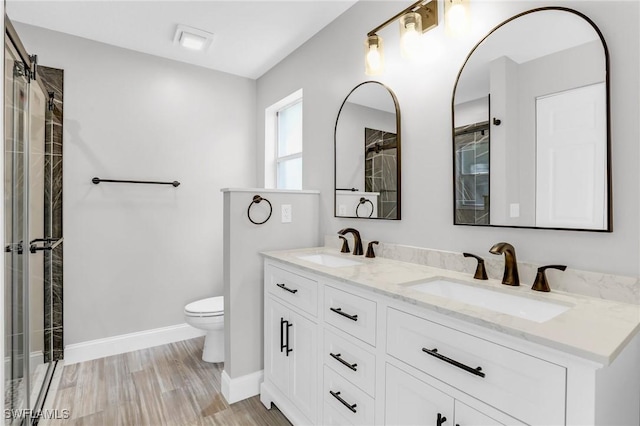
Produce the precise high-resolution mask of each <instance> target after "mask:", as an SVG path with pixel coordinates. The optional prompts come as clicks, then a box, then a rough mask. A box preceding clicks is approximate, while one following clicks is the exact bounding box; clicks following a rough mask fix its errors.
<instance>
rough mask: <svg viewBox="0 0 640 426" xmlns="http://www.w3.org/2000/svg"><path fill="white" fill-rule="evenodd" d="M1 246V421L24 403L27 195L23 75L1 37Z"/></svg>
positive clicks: (15, 419)
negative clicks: (2, 208) (5, 412)
mask: <svg viewBox="0 0 640 426" xmlns="http://www.w3.org/2000/svg"><path fill="white" fill-rule="evenodd" d="M4 67H5V82H4V91H5V100H4V103H5V123H4V124H5V141H4V149H5V152H4V191H5V199H4V216H5V229H4V234H5V236H4V238H5V241H4V246H5V258H4V262H5V277H4V278H5V280H4V282H5V288H4V297H5V299H4V300H5V302H4V303H5V306H4V312H5V318H4V320H5V330H4V332H5V354H4V360H5V361H4V374H5V376H4V377H5V384H4V385H5V409H8V410H11V411H10V413H12V415H11V416H5V417H11V418H9V419H5V424H20V423H21V421H22V419H23V415H24V412H21V410H27V409H29V408H30V403H29V389H30V386H29V374H28V371H29V365H28V360H29V341H28V339H27V338H26V336H27V334H28V333H27V331H28V328H29V318H28V303H29V300H28V298H29V294H28V275H29V256H28V254H29V252H28V235H29V234H28V223H29V222H28V221H29V217H28V216H29V211H28V200H29V186H28V181H29V177H28V175H27V171H28V170H29V156H28V155H25V153H27V152H28V149H29V144H28V140H29V127H28V126H29V80H28V78H27V75H26V73H27V70H26V67H25V65H24V63H23V62H22V61H21V60H20V58H19V56H18V55H17V53H16V51H15V50H14V49H13V46H11V45H8V44H6V43H5V64H4Z"/></svg>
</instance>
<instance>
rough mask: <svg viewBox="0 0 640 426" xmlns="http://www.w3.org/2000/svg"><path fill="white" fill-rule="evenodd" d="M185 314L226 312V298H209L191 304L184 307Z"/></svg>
mask: <svg viewBox="0 0 640 426" xmlns="http://www.w3.org/2000/svg"><path fill="white" fill-rule="evenodd" d="M184 310H185V312H189V313H191V314H205V313H217V312H220V313H222V312H224V296H218V297H209V298H207V299H202V300H198V301H195V302H192V303H189V304H188V305H187V306H185V307H184Z"/></svg>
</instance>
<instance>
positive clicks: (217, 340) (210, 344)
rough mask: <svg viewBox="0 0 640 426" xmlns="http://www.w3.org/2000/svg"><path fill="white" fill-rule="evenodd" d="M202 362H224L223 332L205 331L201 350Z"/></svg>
mask: <svg viewBox="0 0 640 426" xmlns="http://www.w3.org/2000/svg"><path fill="white" fill-rule="evenodd" d="M202 360H203V361H204V362H224V330H214V331H207V335H206V337H205V338H204V348H203V349H202Z"/></svg>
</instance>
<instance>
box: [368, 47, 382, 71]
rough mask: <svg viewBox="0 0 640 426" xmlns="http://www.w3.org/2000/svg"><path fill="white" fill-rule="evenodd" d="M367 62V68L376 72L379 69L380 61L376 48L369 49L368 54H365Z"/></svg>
mask: <svg viewBox="0 0 640 426" xmlns="http://www.w3.org/2000/svg"><path fill="white" fill-rule="evenodd" d="M367 62H368V63H369V68H371V69H373V70H377V69H379V68H380V64H381V62H382V61H381V60H380V52H378V46H371V47H370V48H369V53H367Z"/></svg>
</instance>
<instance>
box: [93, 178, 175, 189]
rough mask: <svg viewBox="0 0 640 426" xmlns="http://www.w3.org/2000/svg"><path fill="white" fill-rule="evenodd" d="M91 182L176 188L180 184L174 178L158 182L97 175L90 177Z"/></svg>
mask: <svg viewBox="0 0 640 426" xmlns="http://www.w3.org/2000/svg"><path fill="white" fill-rule="evenodd" d="M91 182H93V183H95V184H96V185H97V184H99V183H100V182H113V183H145V184H149V185H173V187H174V188H177V187H178V186H180V182H178V181H177V180H174V181H173V182H158V181H151V180H119V179H100V178H99V177H94V178H93V179H91Z"/></svg>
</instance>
